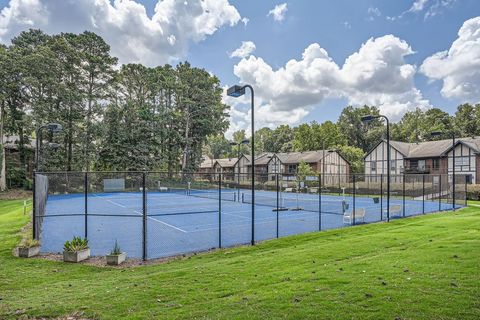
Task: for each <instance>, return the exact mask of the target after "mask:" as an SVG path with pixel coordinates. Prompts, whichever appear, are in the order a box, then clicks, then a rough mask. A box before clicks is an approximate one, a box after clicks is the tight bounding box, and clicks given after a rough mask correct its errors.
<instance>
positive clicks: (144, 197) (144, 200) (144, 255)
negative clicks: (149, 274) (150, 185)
mask: <svg viewBox="0 0 480 320" xmlns="http://www.w3.org/2000/svg"><path fill="white" fill-rule="evenodd" d="M145 180H146V174H145V172H143V173H142V207H143V225H142V228H143V229H142V231H143V233H142V235H143V239H142V251H143V252H142V258H143V261H145V260H147V193H146V190H145V184H146V183H145Z"/></svg>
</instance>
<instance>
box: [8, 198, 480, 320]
mask: <svg viewBox="0 0 480 320" xmlns="http://www.w3.org/2000/svg"><path fill="white" fill-rule="evenodd" d="M27 221H28V217H27V216H24V215H23V209H22V202H21V201H1V202H0V318H2V319H3V318H6V319H9V318H12V319H17V318H19V317H25V318H28V317H31V318H41V317H47V318H48V317H59V316H65V315H72V314H76V315H77V316H78V315H83V317H85V318H94V319H97V318H98V319H119V318H131V319H145V318H169V319H171V318H189V319H190V318H214V319H216V318H223V319H245V318H248V319H269V318H292V319H301V318H324V319H479V318H480V209H479V208H475V207H470V208H467V209H463V210H460V211H458V212H456V213H452V212H450V213H442V214H434V215H428V216H422V217H416V218H409V219H403V220H396V221H393V222H391V223H388V224H387V223H379V224H372V225H364V226H357V227H353V228H346V229H342V230H332V231H326V232H320V233H311V234H306V235H300V236H293V237H287V238H282V239H279V240H274V241H268V242H265V243H261V244H259V245H257V246H255V247H242V248H235V249H224V250H219V251H216V252H213V253H205V254H201V255H197V256H194V257H191V258H185V259H181V260H175V261H171V262H168V263H164V264H160V265H150V266H139V267H133V268H126V269H112V268H100V267H93V266H86V265H74V264H64V263H60V262H54V261H47V260H41V259H28V260H26V259H20V258H15V257H13V256H12V255H11V249H12V248H13V247H14V246H15V244H16V243H17V242H18V240H19V238H20V236H19V234H18V232H19V230H20V229H21V227H22V226H23V225H25V223H27Z"/></svg>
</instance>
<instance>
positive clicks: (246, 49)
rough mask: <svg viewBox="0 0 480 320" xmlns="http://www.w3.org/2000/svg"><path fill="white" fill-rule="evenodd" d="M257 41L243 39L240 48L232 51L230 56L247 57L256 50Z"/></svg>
mask: <svg viewBox="0 0 480 320" xmlns="http://www.w3.org/2000/svg"><path fill="white" fill-rule="evenodd" d="M255 49H256V47H255V43H253V42H252V41H242V45H241V46H240V48H237V49H236V50H235V51H233V52H232V53H230V58H246V57H248V56H249V55H251V54H252V53H253V52H254V51H255Z"/></svg>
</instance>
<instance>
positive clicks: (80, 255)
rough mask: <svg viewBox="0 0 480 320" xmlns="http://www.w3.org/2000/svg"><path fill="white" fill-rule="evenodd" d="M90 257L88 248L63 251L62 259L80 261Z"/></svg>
mask: <svg viewBox="0 0 480 320" xmlns="http://www.w3.org/2000/svg"><path fill="white" fill-rule="evenodd" d="M89 257H90V249H85V250H80V251H63V261H65V262H80V261H83V260H85V259H88V258H89Z"/></svg>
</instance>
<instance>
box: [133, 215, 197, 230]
mask: <svg viewBox="0 0 480 320" xmlns="http://www.w3.org/2000/svg"><path fill="white" fill-rule="evenodd" d="M134 212H135V213H137V214H139V215H143V213H141V212H138V211H137V210H134ZM147 218H148V219H151V220H153V221H157V222H160V223H161V224H164V225H166V226H167V227H170V228H173V229H175V230H178V231H180V232H183V233H188V231H185V230H183V229H180V228H178V227H175V226H173V225H171V224H169V223H166V222H163V221H161V220H158V219H155V218H152V217H148V216H147Z"/></svg>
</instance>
